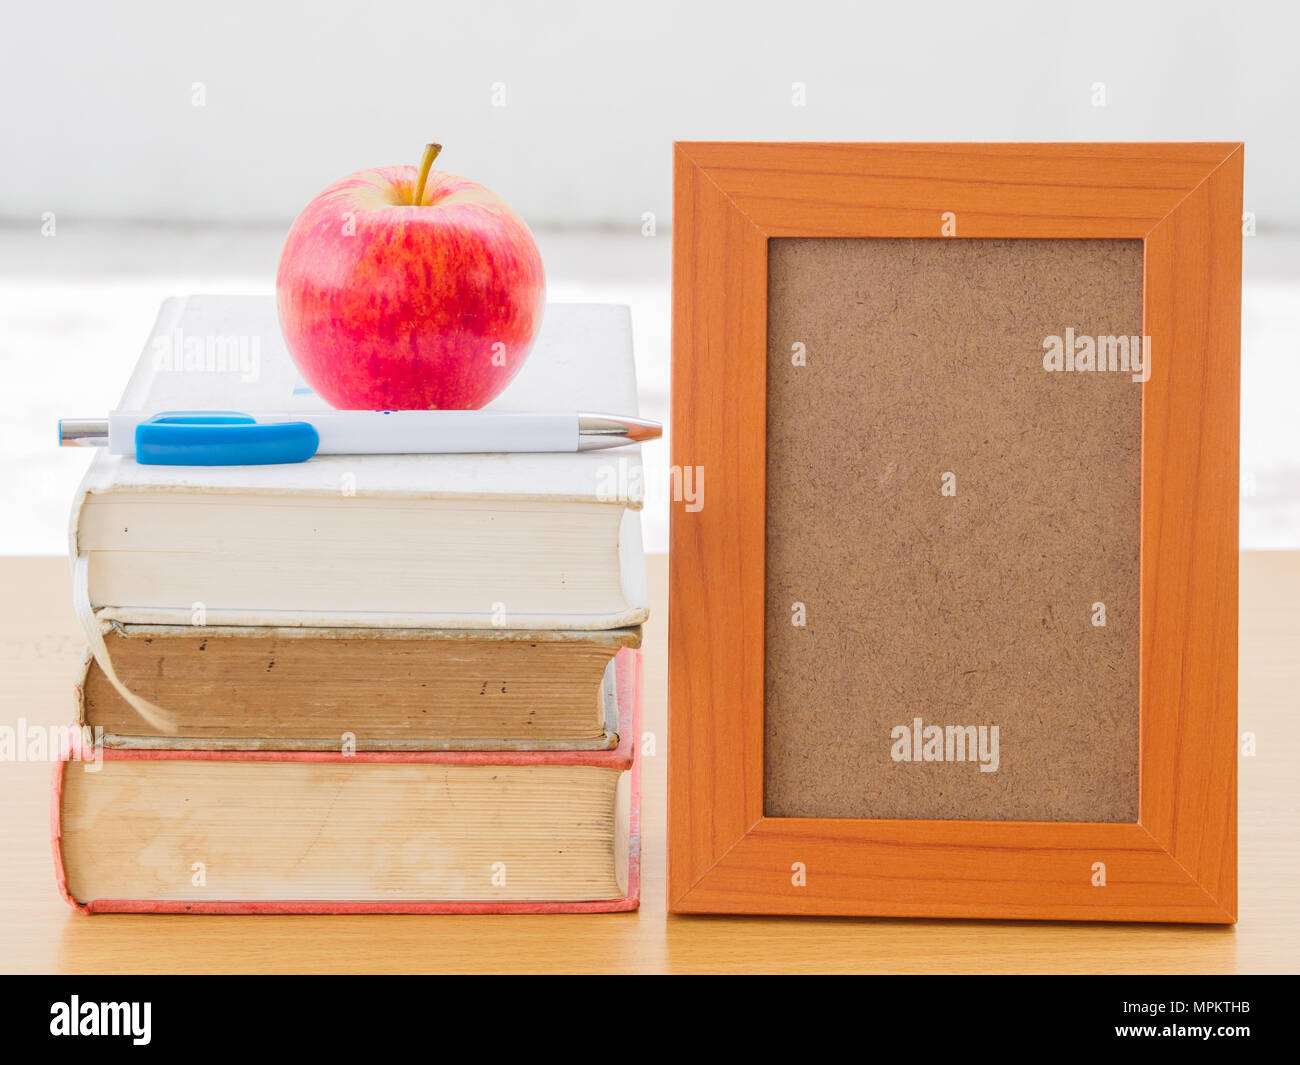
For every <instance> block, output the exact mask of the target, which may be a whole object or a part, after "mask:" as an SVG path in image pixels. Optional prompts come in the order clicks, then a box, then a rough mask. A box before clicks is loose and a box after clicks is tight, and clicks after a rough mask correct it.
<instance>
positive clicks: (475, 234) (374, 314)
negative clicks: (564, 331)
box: [276, 145, 546, 410]
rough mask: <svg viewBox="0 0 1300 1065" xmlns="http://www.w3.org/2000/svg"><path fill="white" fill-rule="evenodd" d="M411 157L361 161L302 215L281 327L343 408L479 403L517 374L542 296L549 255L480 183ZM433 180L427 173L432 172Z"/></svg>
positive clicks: (303, 364) (286, 268)
mask: <svg viewBox="0 0 1300 1065" xmlns="http://www.w3.org/2000/svg"><path fill="white" fill-rule="evenodd" d="M437 153H438V148H437V146H436V145H430V146H429V149H428V151H426V153H425V158H424V162H423V165H422V166H421V168H420V171H419V173H417V171H416V168H415V167H411V166H386V167H378V168H376V169H374V170H362V171H359V172H357V173H355V174H352V175H350V176H349V177H345V178H344V179H343V180H342V181H340V182H338V183H337V184H334V185H331V186H330V187H329V188H328V189H326V190H325V191H324V192H322V193H321V194H320V195H319V196H317V197H316V198H315V199H314V200H312V201H311V203H309V204H308V205H307V206H306V208H304V210H303V212H302V213H301V214H300V215H299V216H298V218H297V220H296V221H295V222H294V223H293V228H292V229H290V231H289V237H288V239H287V240H286V241H285V245H284V252H283V253H282V254H281V256H280V269H279V273H278V274H277V276H276V292H277V302H278V306H279V311H280V328H281V329H282V330H283V332H284V339H285V341H286V343H287V344H288V345H289V351H290V353H291V354H292V355H293V359H294V362H296V363H297V364H298V369H299V370H300V371H301V372H302V375H303V377H304V378H305V379H306V380H307V383H308V384H310V385H311V386H312V388H314V389H315V390H316V392H317V393H318V394H319V395H320V396H321V397H322V398H324V399H325V400H326V401H327V402H328V403H330V404H332V405H333V406H335V407H338V408H341V409H344V410H437V409H447V408H451V409H469V408H477V407H481V406H483V405H484V404H485V403H487V402H488V401H489V400H491V399H492V398H493V397H494V396H496V395H497V394H498V393H499V392H500V391H501V390H502V389H503V388H505V387H506V385H507V384H508V383H509V381H510V379H511V378H512V377H514V375H515V374H516V373H517V372H518V370H519V367H520V366H522V365H523V362H524V359H525V358H527V356H528V352H529V351H530V350H531V348H532V345H533V340H534V338H535V337H536V336H537V329H538V326H539V325H540V324H541V321H542V311H543V309H544V308H545V305H546V278H545V276H544V275H543V273H542V257H541V255H540V254H538V251H537V244H536V243H535V242H534V240H533V235H532V233H530V232H529V230H528V226H527V225H525V224H524V221H523V219H522V218H520V217H519V216H518V215H517V214H515V212H514V211H513V210H511V209H510V206H509V205H508V204H507V203H506V202H505V201H504V200H502V199H501V198H500V197H498V196H497V195H495V194H494V193H492V192H491V191H489V190H488V189H486V188H484V187H483V186H482V185H478V184H475V183H474V182H472V181H467V180H465V179H464V178H461V177H456V176H455V175H454V174H447V173H443V172H441V171H436V170H435V171H432V172H430V167H431V165H432V163H433V158H434V156H436V155H437ZM426 179H427V180H426Z"/></svg>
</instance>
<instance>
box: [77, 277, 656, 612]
mask: <svg viewBox="0 0 1300 1065" xmlns="http://www.w3.org/2000/svg"><path fill="white" fill-rule="evenodd" d="M118 409H122V410H141V411H147V412H160V411H167V410H235V411H242V412H245V413H248V414H253V415H256V414H257V413H258V412H259V411H303V412H310V411H312V410H324V409H328V408H327V406H326V404H325V403H324V402H323V401H322V400H321V399H320V398H319V397H318V396H316V395H315V394H314V393H312V392H311V391H310V390H309V389H308V388H307V387H306V386H305V385H304V384H303V382H302V379H301V377H300V376H299V374H298V372H297V368H296V367H295V366H294V363H293V360H292V359H291V358H290V356H289V353H288V351H287V349H286V348H285V346H284V341H283V339H282V338H281V334H280V329H279V323H278V320H277V317H276V311H275V303H274V299H273V298H272V297H262V296H190V297H187V298H183V299H172V300H168V301H166V302H165V303H164V304H163V307H162V311H161V313H160V314H159V316H158V320H157V323H156V324H155V326H154V329H153V332H152V334H151V335H150V337H149V340H148V342H147V343H146V345H145V350H144V353H143V355H142V356H141V358H140V361H139V363H138V365H137V366H136V370H135V373H134V374H133V375H132V377H131V380H130V382H129V383H128V385H127V388H126V392H125V393H124V394H123V396H122V399H121V402H120V403H119V404H118ZM490 409H493V410H517V411H524V410H535V411H536V410H540V411H547V410H554V411H565V412H568V411H578V410H582V411H594V412H602V413H612V414H626V415H636V414H637V413H638V409H637V397H636V373H635V369H634V365H633V360H632V341H631V324H630V319H629V313H628V310H627V308H626V307H622V306H612V305H600V304H551V305H549V306H548V307H547V309H546V315H545V318H544V321H543V325H542V330H541V333H540V335H539V336H538V339H537V343H536V345H535V347H534V349H533V352H532V354H531V355H530V356H529V358H528V359H527V360H526V361H525V363H524V366H523V368H522V369H521V370H520V371H519V373H518V375H517V376H516V377H515V379H514V380H513V381H512V382H511V383H510V385H509V386H508V387H507V388H506V390H505V391H504V392H503V393H502V394H501V395H500V396H499V397H498V398H497V399H496V400H495V401H494V402H493V403H492V404H491V405H490ZM640 463H641V458H640V449H639V448H638V447H636V446H627V447H622V448H616V449H611V450H608V451H603V452H575V453H564V454H492V455H358V456H351V455H333V456H318V457H316V458H313V459H311V460H309V461H307V462H304V463H295V464H287V465H273V466H226V467H220V466H150V465H140V464H138V463H136V462H135V461H134V459H133V458H129V457H124V456H117V455H111V454H109V453H108V452H107V450H101V451H100V452H99V453H98V454H97V455H96V456H95V459H94V461H93V463H92V464H91V467H90V470H89V472H88V473H87V475H86V477H85V480H84V481H83V482H82V486H81V490H80V492H79V493H78V498H77V501H76V504H75V505H74V507H73V512H72V530H71V533H72V545H71V546H72V557H73V561H74V578H75V583H76V585H77V594H78V597H79V602H78V608H79V612H80V613H81V614H82V617H83V621H85V622H87V623H88V625H89V624H93V625H94V627H95V628H96V629H98V630H101V631H102V629H103V628H104V627H106V626H107V625H108V624H112V623H121V624H146V625H191V624H196V623H197V624H205V625H254V626H263V625H265V626H329V627H383V628H393V627H401V628H423V627H436V628H510V629H581V630H592V629H609V628H620V627H629V626H635V625H639V624H640V623H641V622H643V621H644V620H645V618H646V616H647V613H648V611H647V606H646V603H647V597H646V588H645V565H644V558H643V555H642V548H641V531H640V514H639V511H640V508H641V504H642V483H643V478H642V472H641V465H640Z"/></svg>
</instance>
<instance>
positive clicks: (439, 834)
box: [52, 648, 641, 914]
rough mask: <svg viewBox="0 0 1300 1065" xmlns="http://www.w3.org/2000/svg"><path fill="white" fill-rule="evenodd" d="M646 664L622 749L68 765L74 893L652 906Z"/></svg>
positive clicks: (626, 712) (206, 903)
mask: <svg viewBox="0 0 1300 1065" xmlns="http://www.w3.org/2000/svg"><path fill="white" fill-rule="evenodd" d="M640 655H641V652H640V651H639V650H634V649H632V648H625V649H623V650H622V651H620V652H619V654H618V655H617V656H616V659H615V666H614V675H615V683H614V698H615V700H616V701H617V704H618V708H619V711H618V713H619V736H620V739H619V744H618V746H617V747H616V748H614V749H613V750H607V751H533V752H525V751H457V752H446V751H444V752H439V751H423V752H395V751H388V752H355V753H348V752H342V751H331V752H325V751H194V750H176V751H142V750H133V751H121V750H105V749H103V748H97V749H96V750H97V753H98V755H99V757H98V758H95V759H92V760H80V759H71V760H67V761H64V762H62V763H60V766H59V770H58V773H57V775H56V778H55V789H54V802H53V824H52V835H53V841H54V866H55V875H56V878H57V880H58V884H59V888H60V890H61V891H62V893H63V895H64V897H65V898H66V899H67V901H68V902H70V903H71V904H72V905H73V906H74V907H76V908H77V909H78V910H81V911H82V912H84V913H105V912H108V913H191V914H214V913H215V914H221V913H540V912H570V913H581V912H598V911H614V910H632V909H635V908H636V906H637V903H638V899H639V894H640V873H639V870H640V820H639V800H638V795H639V787H638V780H637V775H638V772H639V769H638V759H637V750H636V736H637V721H638V715H639V710H640V698H641V677H640V673H641V666H640ZM85 754H86V751H85V750H84V749H83V750H81V751H80V755H81V756H82V757H84V756H85Z"/></svg>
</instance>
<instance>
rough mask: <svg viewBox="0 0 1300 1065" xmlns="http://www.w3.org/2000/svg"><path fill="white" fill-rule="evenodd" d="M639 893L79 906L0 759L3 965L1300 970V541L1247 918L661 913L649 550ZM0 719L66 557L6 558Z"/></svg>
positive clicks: (44, 640)
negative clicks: (466, 900) (412, 911)
mask: <svg viewBox="0 0 1300 1065" xmlns="http://www.w3.org/2000/svg"><path fill="white" fill-rule="evenodd" d="M649 568H650V589H651V614H652V617H651V622H650V624H649V625H648V626H647V628H646V637H645V665H646V701H645V718H646V720H645V725H644V727H645V728H646V729H648V730H649V731H651V732H653V733H654V734H655V736H656V737H657V741H658V742H657V753H656V754H655V756H653V757H651V758H648V759H647V760H646V763H645V772H644V774H643V777H642V779H643V781H644V784H643V787H644V795H643V811H644V812H643V815H642V825H643V848H644V850H643V857H642V869H643V893H642V901H641V910H640V912H639V913H632V914H608V915H591V916H585V915H584V916H536V917H532V916H518V917H516V916H510V917H505V916H487V917H482V916H478V917H475V916H457V917H155V916H136V915H101V916H96V917H83V916H81V915H79V914H77V913H75V912H73V911H72V909H70V908H69V907H68V906H67V904H66V903H64V902H63V900H62V899H61V898H60V897H59V895H58V894H57V892H56V891H55V888H54V874H53V870H52V865H51V860H50V845H49V778H50V772H51V770H50V766H49V765H48V764H47V763H27V762H0V802H2V803H3V811H4V815H3V817H2V818H0V971H5V972H72V973H99V972H105V973H118V972H183V973H200V972H398V973H406V972H496V971H510V972H575V971H576V972H701V971H703V972H824V971H830V972H908V973H911V972H943V973H947V972H959V973H960V972H1067V973H1126V972H1136V973H1148V972H1149V973H1223V972H1235V971H1243V972H1279V971H1280V972H1295V971H1297V969H1300V920H1298V918H1300V860H1298V856H1297V847H1296V843H1297V831H1296V823H1297V822H1296V804H1297V795H1298V794H1300V784H1298V783H1297V781H1298V780H1300V773H1298V770H1297V756H1300V742H1298V741H1300V553H1282V552H1277V553H1251V554H1245V555H1243V556H1242V573H1241V611H1242V617H1241V710H1240V731H1241V732H1242V733H1245V732H1253V733H1254V734H1255V737H1256V747H1257V753H1256V754H1255V755H1254V756H1253V757H1242V758H1241V786H1240V823H1241V875H1240V881H1241V906H1240V923H1239V924H1238V925H1237V926H1236V927H1235V928H1223V927H1195V926H1161V925H1121V924H1111V925H1087V924H1081V925H1070V924H1033V923H1029V922H1009V921H999V922H962V921H913V920H906V921H905V920H882V919H875V920H872V919H860V920H859V919H847V918H754V917H744V918H742V917H669V916H667V915H666V914H665V912H664V793H665V750H666V744H665V735H664V720H665V660H666V655H665V652H666V633H665V618H666V609H665V607H666V604H667V564H666V559H664V558H663V557H652V558H651V559H650V560H649ZM0 595H2V596H3V604H2V605H3V610H2V611H0V692H2V693H3V699H2V701H0V726H3V725H8V726H10V727H15V726H16V725H17V722H18V719H19V718H25V719H26V720H27V722H28V723H29V724H62V723H66V722H67V721H68V720H69V716H70V714H71V713H72V683H73V678H74V674H75V671H76V667H77V663H78V661H79V658H80V655H81V647H82V641H81V637H80V634H79V630H78V628H77V623H76V621H75V619H74V617H73V613H72V608H71V591H70V586H69V579H68V567H67V563H66V562H65V561H64V560H63V559H59V558H6V559H0Z"/></svg>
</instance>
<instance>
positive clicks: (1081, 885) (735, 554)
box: [668, 143, 1243, 923]
mask: <svg viewBox="0 0 1300 1065" xmlns="http://www.w3.org/2000/svg"><path fill="white" fill-rule="evenodd" d="M1242 159H1243V148H1242V145H1241V144H761V143H755V144H747V143H679V144H677V145H676V146H675V161H674V190H673V210H674V215H673V415H672V451H673V457H672V462H673V465H674V466H675V467H683V468H684V467H688V466H703V467H705V470H706V474H707V483H708V495H707V497H706V499H705V505H704V506H703V508H702V509H699V510H696V511H693V512H692V511H690V510H687V509H686V508H685V506H684V505H683V504H681V503H675V504H674V505H673V512H672V521H671V533H670V538H671V557H670V562H669V573H670V603H669V766H668V775H669V787H668V831H669V837H668V838H669V842H668V905H669V909H671V910H673V911H674V912H679V913H786V914H860V915H894V916H906V917H1000V918H1045V919H1078V920H1124V921H1189V922H1214V923H1230V922H1234V921H1235V920H1236V911H1237V809H1236V803H1237V754H1236V730H1237V721H1236V717H1237V509H1238V487H1237V478H1238V429H1239V413H1238V407H1239V392H1240V384H1239V380H1240V365H1239V364H1240V335H1241V228H1240V227H1241V190H1242ZM947 211H952V212H955V213H956V216H957V227H958V233H957V235H958V236H960V237H963V238H970V237H976V238H979V237H984V238H994V237H1047V238H1070V237H1076V238H1077V237H1109V238H1134V239H1140V240H1142V241H1143V243H1144V264H1145V265H1144V291H1143V302H1144V308H1143V318H1144V323H1145V326H1144V327H1145V332H1146V333H1147V334H1148V335H1149V336H1150V337H1151V345H1152V366H1153V372H1152V376H1151V379H1150V380H1149V381H1147V382H1146V383H1145V384H1144V385H1143V388H1144V389H1145V394H1144V396H1143V409H1142V518H1141V529H1142V541H1141V600H1140V601H1141V635H1140V641H1139V646H1140V671H1141V680H1140V730H1141V756H1140V771H1141V783H1140V803H1139V820H1138V822H1137V823H1122V824H1114V823H1110V824H1107V823H1097V824H1092V823H1030V822H1005V821H901V820H900V821H882V820H851V819H842V820H841V819H812V818H771V817H765V816H764V814H763V701H764V694H763V693H764V688H763V668H764V649H763V641H764V625H763V620H764V582H765V576H764V520H765V519H764V515H765V500H764V493H765V489H766V485H765V481H766V471H765V456H766V445H765V420H766V357H767V241H768V238H769V237H933V238H935V239H943V238H942V237H941V235H940V217H941V214H942V213H943V212H947ZM1098 861H1101V862H1105V864H1106V870H1107V884H1106V886H1105V887H1093V886H1092V883H1091V879H1092V878H1091V868H1092V863H1094V862H1098ZM795 862H802V863H804V865H805V867H806V869H807V883H806V886H802V887H796V886H794V885H793V883H792V867H793V864H794V863H795Z"/></svg>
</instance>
